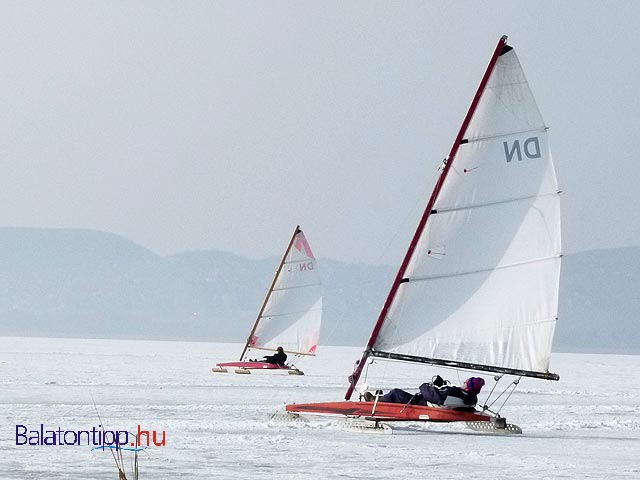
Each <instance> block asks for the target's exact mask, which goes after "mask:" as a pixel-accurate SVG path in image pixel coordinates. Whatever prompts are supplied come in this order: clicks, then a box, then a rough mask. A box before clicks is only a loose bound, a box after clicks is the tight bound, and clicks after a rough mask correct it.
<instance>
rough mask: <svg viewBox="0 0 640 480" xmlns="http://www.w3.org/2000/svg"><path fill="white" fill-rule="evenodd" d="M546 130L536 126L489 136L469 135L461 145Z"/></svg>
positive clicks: (547, 128)
mask: <svg viewBox="0 0 640 480" xmlns="http://www.w3.org/2000/svg"><path fill="white" fill-rule="evenodd" d="M547 130H549V127H546V126H545V127H543V128H540V127H536V128H527V129H524V130H518V131H517V132H501V133H497V134H495V135H489V136H484V137H471V138H465V139H464V140H463V141H462V144H463V145H468V144H472V143H476V142H485V141H487V140H495V139H497V138H504V137H513V136H516V135H522V134H525V133H534V132H540V133H544V132H546V131H547Z"/></svg>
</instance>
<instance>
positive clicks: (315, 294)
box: [211, 225, 322, 375]
mask: <svg viewBox="0 0 640 480" xmlns="http://www.w3.org/2000/svg"><path fill="white" fill-rule="evenodd" d="M321 324H322V284H321V282H320V275H319V274H318V265H317V262H316V259H315V257H314V256H313V253H312V252H311V248H310V247H309V242H307V239H306V237H305V235H304V233H303V232H302V230H300V226H299V225H298V226H297V227H296V228H295V230H294V232H293V235H292V236H291V239H290V241H289V244H288V245H287V248H286V250H285V252H284V255H283V257H282V260H281V261H280V265H279V266H278V269H277V271H276V274H275V276H274V278H273V281H272V282H271V285H270V287H269V290H268V292H267V295H266V296H265V299H264V301H263V302H262V306H261V308H260V310H259V312H258V316H257V318H256V320H255V322H254V324H253V327H252V328H251V331H250V332H249V336H248V338H247V341H246V342H245V345H244V348H243V350H242V353H241V354H240V360H239V361H237V362H224V363H218V364H216V366H215V367H213V368H212V369H211V370H212V371H213V372H214V373H227V372H228V371H229V369H232V370H233V371H234V372H235V373H239V374H248V373H251V371H253V370H266V371H286V372H288V373H289V374H290V375H303V374H304V373H303V372H302V370H300V369H298V368H297V367H296V366H295V365H294V364H293V363H292V362H291V360H290V359H291V358H292V357H294V358H296V357H297V358H300V357H303V356H313V355H315V353H316V349H317V347H318V340H319V337H320V327H321ZM279 350H283V351H284V353H286V355H287V360H289V361H288V362H284V363H275V362H274V361H262V360H261V359H260V358H259V357H261V356H262V355H265V353H268V352H276V355H277V354H278V353H277V352H278V351H279ZM250 357H254V358H253V359H252V358H250Z"/></svg>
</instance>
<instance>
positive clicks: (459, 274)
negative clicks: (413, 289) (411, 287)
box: [406, 255, 561, 282]
mask: <svg viewBox="0 0 640 480" xmlns="http://www.w3.org/2000/svg"><path fill="white" fill-rule="evenodd" d="M560 257H561V255H554V256H552V257H545V258H536V259H532V260H527V261H526V262H519V263H511V264H506V265H495V266H493V267H491V268H484V269H479V270H468V271H462V272H453V273H450V274H443V275H429V276H422V277H410V278H407V279H406V281H408V282H423V281H429V280H438V279H441V278H453V277H463V276H465V275H473V274H476V273H486V272H492V271H494V270H499V269H503V268H514V267H519V266H521V265H527V264H530V263H538V262H547V261H549V260H556V259H558V258H560Z"/></svg>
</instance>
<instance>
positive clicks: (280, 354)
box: [251, 347, 287, 366]
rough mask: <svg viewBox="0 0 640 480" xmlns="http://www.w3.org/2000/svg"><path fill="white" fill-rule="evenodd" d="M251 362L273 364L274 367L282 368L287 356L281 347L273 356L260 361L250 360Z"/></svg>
mask: <svg viewBox="0 0 640 480" xmlns="http://www.w3.org/2000/svg"><path fill="white" fill-rule="evenodd" d="M251 361H252V362H265V363H273V364H275V365H282V366H284V362H286V361H287V354H286V353H284V349H283V348H282V347H278V348H277V352H276V353H274V354H273V355H269V356H267V357H264V358H263V359H262V360H251Z"/></svg>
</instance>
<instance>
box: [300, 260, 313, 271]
mask: <svg viewBox="0 0 640 480" xmlns="http://www.w3.org/2000/svg"><path fill="white" fill-rule="evenodd" d="M307 270H313V262H307V263H301V264H300V271H301V272H305V271H307Z"/></svg>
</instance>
